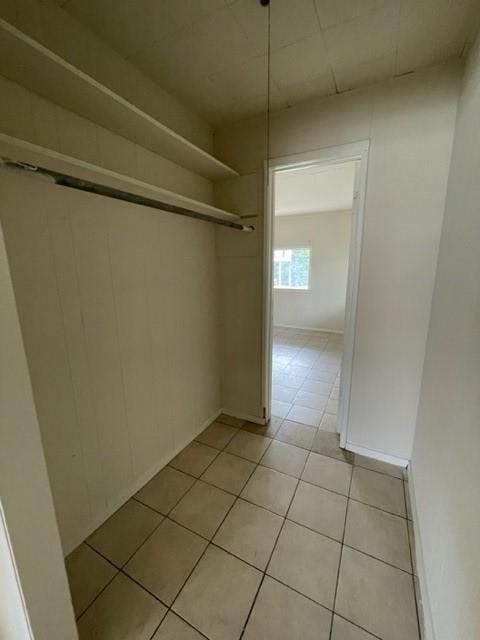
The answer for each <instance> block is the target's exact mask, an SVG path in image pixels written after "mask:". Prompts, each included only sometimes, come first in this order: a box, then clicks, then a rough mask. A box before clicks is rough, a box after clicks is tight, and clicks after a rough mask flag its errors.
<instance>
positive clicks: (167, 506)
mask: <svg viewBox="0 0 480 640" xmlns="http://www.w3.org/2000/svg"><path fill="white" fill-rule="evenodd" d="M194 482H195V480H194V479H193V478H192V477H191V476H187V475H185V474H184V473H182V472H181V471H177V470H176V469H172V467H165V468H164V469H162V470H161V471H160V473H157V475H156V476H154V477H153V478H152V479H151V480H150V482H147V484H146V485H145V486H144V487H142V489H140V491H138V492H137V493H136V494H135V498H137V500H140V502H143V504H146V505H148V506H149V507H151V508H152V509H155V510H156V511H159V512H160V513H163V514H164V515H167V514H168V513H169V511H170V510H171V509H173V507H174V506H175V505H176V504H177V502H178V501H179V500H180V499H181V498H182V497H183V496H184V495H185V494H186V493H187V491H188V490H189V489H190V487H191V486H193V483H194Z"/></svg>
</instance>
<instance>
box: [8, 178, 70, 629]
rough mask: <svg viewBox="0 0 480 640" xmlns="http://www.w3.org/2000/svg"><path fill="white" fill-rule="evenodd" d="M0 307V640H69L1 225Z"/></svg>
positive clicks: (62, 577) (63, 582)
mask: <svg viewBox="0 0 480 640" xmlns="http://www.w3.org/2000/svg"><path fill="white" fill-rule="evenodd" d="M2 196H3V190H2ZM2 204H3V202H2ZM0 300H1V304H0V353H1V357H0V442H1V446H0V519H1V521H0V593H1V597H0V638H2V640H31V638H35V640H75V639H76V638H77V631H76V627H75V619H74V616H73V609H72V605H71V602H70V593H69V589H68V583H67V576H66V574H65V567H64V564H63V558H62V552H61V547H60V539H59V535H58V529H57V524H56V521H55V513H54V508H53V502H52V495H51V492H50V487H49V483H48V477H47V469H46V466H45V458H44V455H43V449H42V442H41V439H40V430H39V427H38V421H37V416H36V411H35V406H34V402H33V397H32V388H31V384H30V379H29V374H28V367H27V361H26V357H25V351H24V346H23V342H22V336H21V333H20V324H19V320H18V314H17V309H16V304H15V298H14V292H13V288H12V282H11V277H10V270H9V266H8V263H7V255H6V252H5V243H4V238H3V232H2V229H1V225H0ZM30 630H31V633H30ZM32 634H33V635H32Z"/></svg>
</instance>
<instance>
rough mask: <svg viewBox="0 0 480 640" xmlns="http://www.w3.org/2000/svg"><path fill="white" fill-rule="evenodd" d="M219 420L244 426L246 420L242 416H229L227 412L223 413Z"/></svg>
mask: <svg viewBox="0 0 480 640" xmlns="http://www.w3.org/2000/svg"><path fill="white" fill-rule="evenodd" d="M216 421H217V422H221V423H222V424H228V425H229V426H230V427H237V428H240V427H243V425H244V423H245V420H242V418H236V417H235V416H229V415H228V414H226V413H221V414H220V415H219V416H218V418H217V420H216Z"/></svg>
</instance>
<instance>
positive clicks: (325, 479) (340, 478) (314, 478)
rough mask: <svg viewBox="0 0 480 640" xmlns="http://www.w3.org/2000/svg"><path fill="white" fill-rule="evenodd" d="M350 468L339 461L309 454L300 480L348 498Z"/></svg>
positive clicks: (317, 454) (316, 454)
mask: <svg viewBox="0 0 480 640" xmlns="http://www.w3.org/2000/svg"><path fill="white" fill-rule="evenodd" d="M351 475H352V466H351V465H349V464H347V463H346V462H342V461H341V460H336V459H335V458H329V457H328V456H322V455H320V454H319V453H313V452H312V453H310V455H309V456H308V460H307V464H306V465H305V469H304V471H303V474H302V480H305V482H310V483H312V484H316V485H318V486H319V487H323V488H324V489H330V491H335V492H336V493H341V494H342V495H344V496H348V490H349V487H350V478H351Z"/></svg>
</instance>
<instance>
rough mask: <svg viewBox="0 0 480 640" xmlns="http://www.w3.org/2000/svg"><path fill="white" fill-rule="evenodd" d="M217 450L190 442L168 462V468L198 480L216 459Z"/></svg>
mask: <svg viewBox="0 0 480 640" xmlns="http://www.w3.org/2000/svg"><path fill="white" fill-rule="evenodd" d="M217 455H218V450H217V449H214V448H213V447H207V445H205V444H200V442H191V443H190V444H189V445H188V447H185V449H184V450H183V451H181V452H180V453H179V454H178V455H177V456H175V458H174V459H173V460H172V461H171V462H170V466H171V467H173V468H174V469H178V470H179V471H184V472H185V473H189V474H190V475H191V476H195V478H199V477H200V476H201V475H202V473H203V472H204V471H205V469H206V468H207V467H208V465H209V464H210V463H211V462H212V461H213V460H214V459H215V458H216V456H217Z"/></svg>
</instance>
